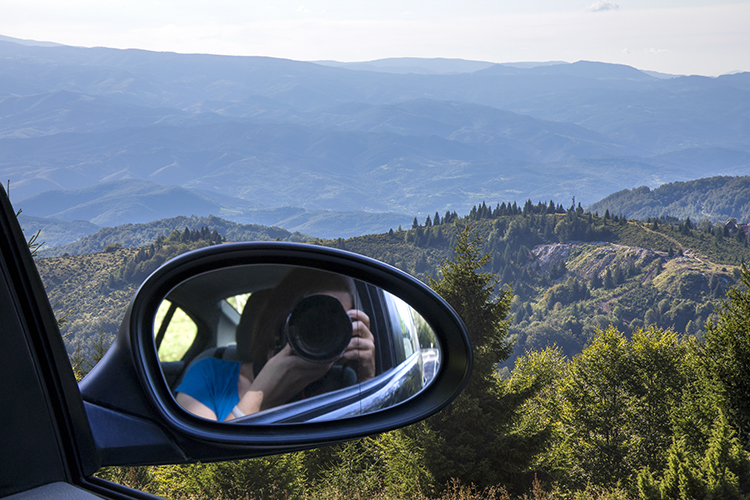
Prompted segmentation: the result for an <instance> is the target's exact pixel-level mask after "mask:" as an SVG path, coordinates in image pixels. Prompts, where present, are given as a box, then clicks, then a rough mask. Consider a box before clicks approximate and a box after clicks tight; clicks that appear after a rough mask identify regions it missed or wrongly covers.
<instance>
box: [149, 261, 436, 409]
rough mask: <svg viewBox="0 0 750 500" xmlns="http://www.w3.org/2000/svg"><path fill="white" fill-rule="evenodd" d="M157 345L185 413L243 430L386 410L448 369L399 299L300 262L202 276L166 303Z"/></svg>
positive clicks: (430, 335)
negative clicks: (243, 427) (244, 426)
mask: <svg viewBox="0 0 750 500" xmlns="http://www.w3.org/2000/svg"><path fill="white" fill-rule="evenodd" d="M153 338H154V347H155V349H156V352H157V354H158V357H159V361H160V365H161V369H162V372H163V375H164V378H165V380H166V381H167V384H168V385H169V387H170V390H171V392H172V394H173V395H174V397H175V399H176V401H177V402H178V403H179V404H180V406H181V407H182V408H184V409H185V410H186V411H188V412H190V413H192V414H194V415H196V416H199V417H202V418H206V419H210V420H219V421H226V422H227V423H231V424H238V423H244V424H269V423H297V422H312V421H324V420H334V419H340V418H347V417H352V416H356V415H362V414H365V413H371V412H375V411H378V410H381V409H384V408H388V407H390V406H393V405H396V404H399V403H401V402H403V401H406V400H407V399H409V398H411V397H412V396H414V395H415V394H417V393H419V392H420V391H422V390H423V389H424V388H425V387H427V386H428V385H429V384H430V383H431V382H432V380H433V379H434V377H435V375H436V374H437V373H438V370H439V368H440V362H441V350H440V345H439V343H438V340H437V338H436V336H435V333H434V332H433V329H432V328H431V327H430V325H429V324H427V322H426V321H425V320H424V318H423V317H422V316H421V315H420V314H419V313H418V312H417V311H415V310H414V309H413V308H412V307H411V306H410V305H409V304H407V303H406V302H404V301H403V300H402V299H400V298H399V297H396V296H394V295H392V294H390V293H388V292H386V291H385V290H383V289H381V288H378V287H376V286H374V285H372V284H369V283H365V282H362V281H359V280H355V279H352V278H350V277H348V276H343V275H340V274H335V273H331V272H327V271H322V270H318V269H311V268H306V267H299V266H289V265H277V264H273V265H267V264H259V265H243V266H235V267H229V268H223V269H220V270H216V271H211V272H207V273H204V274H200V275H198V276H194V277H192V278H190V279H189V280H187V281H185V282H183V283H181V284H180V285H179V286H177V287H176V288H174V289H173V290H171V291H170V292H169V294H168V295H167V296H166V297H165V298H164V300H163V301H162V303H161V304H160V307H159V309H158V311H157V313H156V317H155V318H154V327H153Z"/></svg>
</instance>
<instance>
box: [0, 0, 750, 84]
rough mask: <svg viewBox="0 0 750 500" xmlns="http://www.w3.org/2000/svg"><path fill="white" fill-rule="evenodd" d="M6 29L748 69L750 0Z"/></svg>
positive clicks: (301, 2) (228, 11)
mask: <svg viewBox="0 0 750 500" xmlns="http://www.w3.org/2000/svg"><path fill="white" fill-rule="evenodd" d="M0 35H4V36H9V37H14V38H22V39H29V40H38V41H50V42H56V43H62V44H65V45H75V46H82V47H94V46H102V47H112V48H122V49H125V48H138V49H145V50H156V51H170V52H180V53H207V54H225V55H254V56H269V57H281V58H287V59H295V60H302V61H316V60H336V61H347V62H351V61H369V60H374V59H381V58H387V57H427V58H433V57H445V58H461V59H470V60H479V61H489V62H496V63H503V62H523V61H567V62H575V61H579V60H589V61H602V62H610V63H619V64H627V65H630V66H634V67H636V68H639V69H642V70H650V71H658V72H662V73H670V74H682V75H685V74H697V75H706V76H718V75H720V74H725V73H732V72H737V71H750V0H744V1H735V2H734V3H731V0H730V1H729V2H727V0H718V1H717V0H458V1H457V0H375V1H372V0H361V1H353V0H310V1H308V0H272V1H266V0H210V1H197V0H65V1H64V2H61V1H60V0H10V1H9V0H0Z"/></svg>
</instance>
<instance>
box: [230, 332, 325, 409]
mask: <svg viewBox="0 0 750 500" xmlns="http://www.w3.org/2000/svg"><path fill="white" fill-rule="evenodd" d="M332 365H333V363H314V362H312V361H305V360H304V359H302V358H300V357H299V356H296V355H295V354H294V352H293V351H292V348H291V347H290V346H289V344H287V345H286V346H284V348H283V349H282V350H281V351H279V352H278V353H277V354H276V355H274V356H273V357H272V358H271V359H269V360H268V362H266V364H265V365H264V366H263V369H262V370H261V371H260V373H258V376H257V377H255V379H254V380H253V381H252V382H250V380H249V379H248V378H247V377H245V376H243V375H240V386H239V391H240V402H239V403H237V409H238V410H239V411H240V412H241V413H242V414H244V415H251V414H253V413H257V412H259V411H262V410H266V409H268V408H274V407H276V406H279V405H282V404H284V403H287V402H288V401H289V400H291V399H292V398H293V397H294V396H295V395H297V394H299V393H300V392H301V391H302V390H303V389H304V388H305V387H307V386H308V385H309V384H310V383H312V382H315V381H316V380H318V379H320V378H322V377H323V376H324V375H325V374H326V373H327V372H328V370H330V369H331V366H332ZM243 379H244V380H243ZM231 418H233V416H232V415H231V414H230V416H229V417H227V420H230V419H231Z"/></svg>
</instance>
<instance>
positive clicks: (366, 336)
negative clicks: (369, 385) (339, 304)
mask: <svg viewBox="0 0 750 500" xmlns="http://www.w3.org/2000/svg"><path fill="white" fill-rule="evenodd" d="M346 313H347V314H348V315H349V317H350V318H352V339H351V340H350V341H349V345H348V346H346V350H345V351H344V354H342V355H341V358H340V359H341V360H344V361H357V362H358V364H357V367H358V369H357V380H358V382H364V381H365V380H370V379H371V378H373V377H374V376H375V337H374V336H373V335H372V332H370V318H369V317H368V316H367V315H366V314H365V313H364V312H362V311H360V310H358V309H351V310H349V311H347V312H346Z"/></svg>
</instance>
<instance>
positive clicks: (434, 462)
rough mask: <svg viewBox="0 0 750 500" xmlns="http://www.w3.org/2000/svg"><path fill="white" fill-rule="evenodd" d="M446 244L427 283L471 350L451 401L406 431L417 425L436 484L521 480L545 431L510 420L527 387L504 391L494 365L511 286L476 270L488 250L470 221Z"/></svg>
mask: <svg viewBox="0 0 750 500" xmlns="http://www.w3.org/2000/svg"><path fill="white" fill-rule="evenodd" d="M453 250H454V254H455V257H454V259H453V260H452V261H447V262H445V263H444V264H443V265H442V267H441V268H440V274H439V278H438V279H437V280H434V279H431V280H430V285H431V286H432V288H433V289H434V290H435V291H436V292H437V293H438V294H440V295H441V296H442V297H443V298H444V299H445V300H446V301H447V302H448V303H449V304H450V305H451V306H452V307H453V308H454V309H455V310H456V312H457V313H458V314H459V315H460V317H461V318H462V319H463V321H464V323H465V325H466V328H467V330H468V333H469V337H470V340H471V342H472V349H473V355H474V364H473V369H472V373H471V376H470V378H469V381H468V384H467V386H466V389H465V390H464V391H463V393H462V394H461V395H460V396H459V397H458V399H457V400H456V401H455V402H454V403H453V404H452V405H450V406H449V407H448V408H446V409H445V410H443V411H442V412H440V413H438V414H437V415H435V416H433V417H431V418H430V419H428V420H427V421H425V422H424V423H422V424H420V425H418V426H414V427H412V428H410V430H409V431H407V432H418V435H419V438H418V441H419V442H420V443H423V444H424V451H425V465H426V467H427V469H428V470H429V471H430V473H431V474H432V476H433V477H434V478H435V480H436V482H437V484H439V485H446V484H447V483H448V481H449V480H451V479H453V478H455V479H457V480H458V481H460V482H461V483H463V484H466V485H468V484H472V483H473V484H475V485H478V486H479V487H486V486H492V485H496V484H498V483H502V484H507V485H509V484H512V483H524V482H525V481H526V476H525V475H526V474H527V465H528V464H529V463H530V461H531V459H532V458H533V456H534V454H535V453H536V452H537V451H538V450H539V449H540V447H541V445H542V443H543V441H544V437H545V436H544V435H543V434H541V433H534V432H530V433H524V432H519V431H518V430H517V429H516V428H515V427H514V424H515V423H517V422H518V420H519V419H520V412H518V411H517V410H518V407H519V406H520V405H521V404H522V403H523V402H524V401H525V400H526V399H528V397H529V395H530V394H531V392H530V391H531V390H532V389H530V388H525V390H520V391H518V392H513V391H510V390H508V389H507V388H506V387H505V386H504V385H503V384H501V383H500V381H499V378H498V376H497V373H496V372H497V368H496V366H497V364H498V363H500V362H502V361H503V360H505V359H507V358H508V356H509V355H510V353H511V349H512V346H511V344H510V342H509V341H508V340H507V338H506V337H507V331H508V326H509V322H508V320H507V319H506V317H507V315H508V312H509V308H510V302H511V299H512V293H511V291H510V290H508V289H507V288H500V287H499V283H498V280H497V278H496V277H495V276H494V275H492V274H490V273H487V272H483V271H482V269H483V268H484V267H485V265H486V264H487V263H488V262H489V256H488V255H486V254H485V253H484V252H483V250H482V240H481V239H480V238H479V236H477V235H476V234H475V233H474V232H473V231H472V230H471V228H469V227H465V228H463V229H462V230H461V231H459V232H458V233H457V235H456V239H455V245H454V247H453ZM528 482H529V483H530V480H529V481H528Z"/></svg>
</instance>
